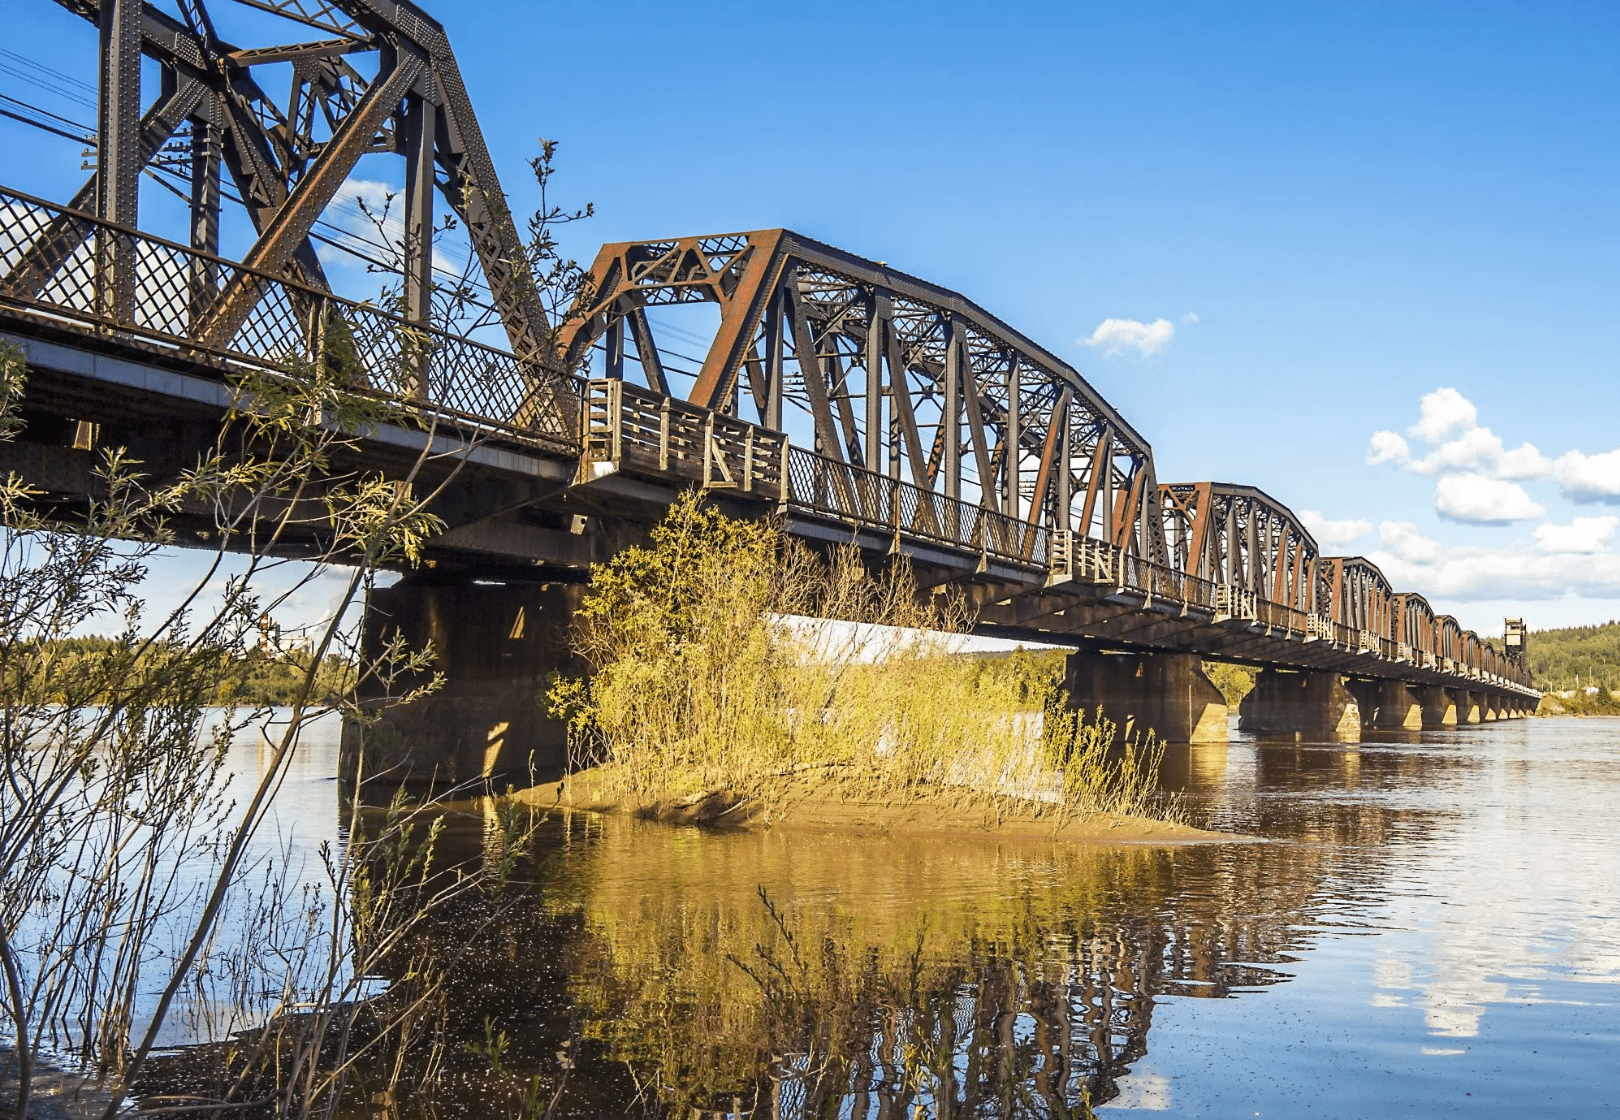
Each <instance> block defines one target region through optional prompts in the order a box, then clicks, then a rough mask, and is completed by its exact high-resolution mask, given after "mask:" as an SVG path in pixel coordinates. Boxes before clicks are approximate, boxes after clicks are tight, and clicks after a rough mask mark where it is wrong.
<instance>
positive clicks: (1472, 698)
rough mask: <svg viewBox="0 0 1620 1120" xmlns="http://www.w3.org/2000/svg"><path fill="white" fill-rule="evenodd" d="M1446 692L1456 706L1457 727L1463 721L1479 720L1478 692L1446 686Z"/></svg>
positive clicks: (1473, 721)
mask: <svg viewBox="0 0 1620 1120" xmlns="http://www.w3.org/2000/svg"><path fill="white" fill-rule="evenodd" d="M1446 692H1448V693H1450V694H1451V702H1452V703H1453V704H1455V705H1456V706H1457V725H1458V726H1459V727H1460V726H1462V725H1463V724H1465V723H1478V722H1479V720H1480V713H1479V693H1477V692H1469V691H1468V690H1467V689H1466V688H1448V689H1446Z"/></svg>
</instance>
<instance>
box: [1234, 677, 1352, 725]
mask: <svg viewBox="0 0 1620 1120" xmlns="http://www.w3.org/2000/svg"><path fill="white" fill-rule="evenodd" d="M1238 718H1239V723H1238V726H1239V727H1241V728H1242V729H1243V730H1244V731H1253V732H1255V733H1256V734H1260V735H1301V736H1308V737H1311V738H1322V739H1329V740H1333V741H1337V742H1345V743H1356V742H1360V741H1361V705H1360V703H1359V702H1358V701H1357V699H1356V696H1355V694H1354V693H1353V692H1351V691H1350V689H1349V688H1348V687H1346V685H1345V682H1344V678H1342V677H1340V676H1339V674H1337V673H1331V672H1289V671H1287V670H1281V669H1262V670H1261V671H1260V672H1259V674H1258V675H1256V677H1255V679H1254V691H1252V692H1250V693H1249V694H1248V695H1247V696H1245V697H1244V698H1243V703H1242V704H1241V705H1239V707H1238Z"/></svg>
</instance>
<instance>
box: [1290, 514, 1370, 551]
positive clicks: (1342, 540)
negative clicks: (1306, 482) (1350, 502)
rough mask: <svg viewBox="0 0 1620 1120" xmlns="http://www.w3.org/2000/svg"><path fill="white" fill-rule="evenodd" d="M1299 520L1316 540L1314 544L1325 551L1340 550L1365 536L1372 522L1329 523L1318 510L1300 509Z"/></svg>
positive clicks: (1354, 520) (1350, 520) (1358, 519)
mask: <svg viewBox="0 0 1620 1120" xmlns="http://www.w3.org/2000/svg"><path fill="white" fill-rule="evenodd" d="M1299 519H1300V520H1301V521H1302V522H1304V523H1305V528H1307V529H1309V530H1310V531H1311V536H1313V537H1315V538H1316V543H1317V544H1319V545H1321V546H1322V548H1323V549H1324V550H1326V551H1332V550H1333V549H1336V548H1342V547H1343V546H1344V545H1347V544H1349V543H1350V542H1351V541H1353V540H1355V539H1356V538H1358V537H1364V536H1366V535H1367V533H1368V532H1369V531H1370V530H1371V529H1372V522H1371V521H1367V520H1365V519H1363V518H1351V519H1349V520H1346V521H1329V520H1328V519H1327V518H1325V517H1323V516H1322V511H1321V510H1319V509H1302V510H1300V511H1299Z"/></svg>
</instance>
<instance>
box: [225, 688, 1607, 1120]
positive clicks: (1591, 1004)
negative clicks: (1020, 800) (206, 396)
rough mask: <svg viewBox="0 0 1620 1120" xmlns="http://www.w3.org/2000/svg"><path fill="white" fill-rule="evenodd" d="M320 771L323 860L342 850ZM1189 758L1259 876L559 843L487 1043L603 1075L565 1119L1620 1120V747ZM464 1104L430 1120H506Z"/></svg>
mask: <svg viewBox="0 0 1620 1120" xmlns="http://www.w3.org/2000/svg"><path fill="white" fill-rule="evenodd" d="M328 738H329V737H328ZM311 748H312V749H311V750H310V751H309V753H308V754H307V755H306V756H305V757H304V759H303V760H302V761H301V763H300V766H299V769H298V770H297V772H295V773H294V774H293V775H292V777H291V778H290V779H289V783H288V789H287V795H288V800H287V802H286V803H285V804H284V806H283V808H282V811H281V818H280V819H281V828H282V830H283V835H286V834H287V833H288V832H290V833H291V835H292V836H293V837H294V840H295V843H296V844H298V845H300V846H313V845H314V844H315V843H316V842H318V841H319V840H320V839H322V838H323V837H329V836H333V835H335V834H336V828H337V821H338V806H337V793H336V785H335V783H334V782H332V781H330V780H329V778H328V775H330V774H331V773H332V769H331V767H332V766H333V765H335V757H328V756H329V755H333V754H335V745H334V744H333V743H331V742H329V741H327V739H326V738H323V739H321V740H320V741H318V742H315V743H312V744H311ZM1172 750H1173V752H1174V753H1173V754H1172V756H1171V757H1170V758H1169V759H1168V760H1167V768H1166V775H1165V780H1166V783H1167V784H1168V785H1170V786H1172V787H1174V788H1176V789H1179V790H1182V791H1184V796H1185V798H1186V803H1187V805H1188V807H1189V810H1190V813H1191V816H1192V818H1193V821H1194V823H1198V824H1202V825H1205V826H1207V827H1212V828H1219V829H1225V830H1231V831H1234V832H1241V833H1246V834H1250V835H1253V836H1258V837H1260V838H1262V840H1261V841H1260V842H1245V843H1230V844H1225V843H1223V844H1209V845H1195V846H1183V847H1176V848H1150V847H1117V848H1110V847H1078V846H1073V845H1066V846H1055V845H1050V844H1029V843H1015V844H1009V843H996V842H993V841H988V840H984V839H978V838H971V837H964V838H961V839H949V840H945V839H939V838H931V839H918V838H893V839H890V838H880V837H870V836H862V837H852V836H847V835H834V834H818V833H814V832H799V831H790V830H777V831H770V832H763V833H716V832H704V831H699V830H695V829H674V828H668V827H664V826H657V825H648V824H643V823H637V822H632V821H625V820H619V819H605V820H604V819H602V818H595V817H586V816H583V815H572V816H554V817H553V818H552V819H551V820H549V821H547V822H546V824H545V825H544V826H542V829H541V839H540V843H539V848H538V851H537V852H536V858H535V859H534V860H533V861H532V866H531V867H530V869H529V871H528V872H527V873H526V878H527V879H528V880H529V881H530V883H531V885H530V886H528V887H527V888H526V890H527V892H528V893H527V894H526V895H525V896H524V897H523V899H522V901H521V905H520V906H518V907H517V908H515V910H514V912H513V914H512V915H511V916H510V917H508V918H505V919H502V921H501V922H499V923H497V925H496V927H495V928H493V929H492V930H490V931H488V932H487V933H486V934H484V935H482V941H481V944H480V945H479V947H478V948H477V950H476V951H475V955H474V957H473V958H472V959H473V960H474V961H476V962H477V963H476V967H472V968H463V969H462V970H461V975H459V976H458V977H457V978H456V979H455V980H454V981H453V993H452V995H453V1003H452V1007H453V1009H454V1012H455V1015H456V1017H457V1022H458V1024H459V1026H458V1028H457V1029H458V1030H460V1031H462V1032H465V1033H467V1034H468V1036H469V1037H471V1038H474V1040H477V1039H481V1038H483V1037H484V1031H485V1028H484V1025H483V1024H484V1020H485V1017H486V1016H487V1017H488V1020H489V1023H490V1024H491V1025H492V1026H493V1027H495V1028H497V1029H504V1030H506V1031H507V1032H509V1034H510V1037H511V1043H510V1048H509V1050H508V1051H507V1055H506V1059H505V1065H506V1067H507V1068H508V1069H509V1070H511V1071H512V1072H511V1075H510V1076H511V1077H513V1078H515V1079H521V1078H524V1077H527V1076H529V1075H531V1074H533V1073H539V1074H541V1075H542V1076H543V1078H544V1079H545V1080H546V1083H547V1085H548V1086H549V1085H553V1084H555V1083H556V1078H557V1077H558V1076H560V1063H559V1060H558V1056H559V1055H567V1054H570V1053H572V1054H576V1055H577V1058H576V1059H575V1060H574V1068H573V1070H572V1072H571V1073H570V1074H569V1075H568V1082H567V1084H566V1085H565V1086H563V1094H562V1097H561V1103H560V1105H559V1108H558V1115H573V1116H598V1115H600V1116H616V1115H626V1114H635V1115H641V1114H644V1113H645V1114H672V1115H680V1116H683V1117H685V1116H691V1115H694V1112H693V1109H694V1108H695V1109H697V1110H698V1112H697V1114H698V1115H706V1116H722V1115H726V1114H732V1115H746V1116H757V1117H766V1116H772V1115H781V1116H784V1117H798V1116H807V1115H812V1114H813V1115H818V1116H834V1115H839V1116H863V1117H864V1116H871V1117H878V1116H885V1117H887V1116H893V1117H896V1118H899V1117H907V1118H910V1117H913V1116H929V1117H939V1116H947V1115H950V1116H963V1115H972V1116H1010V1115H1018V1116H1065V1115H1070V1116H1083V1115H1085V1111H1084V1106H1083V1105H1082V1102H1083V1101H1089V1102H1090V1105H1091V1106H1093V1107H1094V1108H1095V1109H1096V1112H1097V1114H1098V1115H1101V1116H1108V1117H1113V1116H1133V1115H1148V1114H1153V1115H1160V1116H1217V1117H1255V1116H1321V1117H1335V1116H1339V1117H1371V1116H1378V1117H1391V1116H1452V1115H1455V1116H1515V1117H1522V1116H1534V1117H1590V1116H1606V1115H1612V1114H1616V1113H1620V720H1614V719H1588V720H1573V719H1556V720H1554V719H1547V720H1521V721H1517V722H1511V723H1501V724H1488V725H1484V726H1480V727H1475V728H1470V729H1465V730H1461V731H1456V732H1448V733H1433V734H1424V735H1422V736H1421V737H1418V736H1411V737H1408V738H1407V739H1405V740H1404V741H1378V742H1367V743H1362V744H1359V745H1345V746H1341V745H1321V744H1312V743H1296V742H1291V741H1290V742H1255V741H1253V740H1251V739H1248V738H1245V737H1241V736H1237V735H1236V734H1235V733H1234V739H1233V741H1232V742H1231V743H1230V744H1229V745H1225V746H1216V747H1192V748H1179V749H1177V748H1172ZM249 768H250V767H249ZM484 831H485V829H484V818H482V817H480V815H479V814H478V813H469V814H466V815H464V816H461V817H458V818H457V819H456V821H455V824H454V827H453V829H452V832H453V834H454V839H455V843H456V844H458V845H460V846H461V847H462V848H464V849H465V850H466V851H467V852H468V853H476V849H477V846H478V845H479V843H480V838H481V836H482V835H484ZM486 946H487V950H486ZM475 1025H476V1030H475ZM564 1043H567V1044H568V1045H564ZM452 1080H454V1079H452ZM456 1084H461V1085H463V1086H464V1088H461V1089H457V1088H456V1087H455V1085H454V1084H452V1085H449V1086H448V1087H447V1088H446V1090H445V1093H444V1094H443V1095H442V1096H441V1097H440V1099H438V1100H437V1101H435V1102H434V1104H433V1108H434V1114H435V1115H439V1116H447V1115H487V1114H492V1112H491V1109H492V1107H493V1104H494V1102H493V1100H492V1099H491V1098H490V1096H489V1093H488V1091H487V1090H488V1086H487V1083H481V1082H478V1081H477V1079H476V1078H473V1077H471V1076H468V1077H466V1078H465V1079H463V1080H462V1081H459V1082H456ZM475 1085H482V1086H483V1087H482V1088H475V1087H474V1086H475Z"/></svg>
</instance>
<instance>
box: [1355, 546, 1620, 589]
mask: <svg viewBox="0 0 1620 1120" xmlns="http://www.w3.org/2000/svg"><path fill="white" fill-rule="evenodd" d="M1379 536H1380V538H1382V536H1383V532H1382V528H1381V529H1380V533H1379ZM1392 538H1393V539H1394V540H1395V541H1396V544H1393V545H1386V546H1385V547H1384V548H1380V549H1376V550H1374V551H1371V552H1369V553H1367V559H1369V560H1371V561H1372V562H1373V563H1375V564H1377V565H1378V567H1379V568H1380V569H1381V570H1382V571H1383V573H1384V575H1385V576H1386V577H1387V578H1388V579H1389V581H1390V582H1391V583H1393V584H1394V585H1395V586H1396V587H1398V588H1410V589H1412V590H1414V591H1419V592H1422V594H1423V595H1424V597H1425V598H1427V599H1429V601H1430V602H1434V601H1436V600H1440V599H1450V600H1453V601H1460V602H1481V601H1490V600H1506V599H1520V600H1534V599H1561V598H1563V597H1564V596H1566V595H1570V594H1574V595H1579V596H1581V597H1583V598H1588V599H1613V598H1620V555H1616V554H1615V553H1613V552H1592V553H1579V552H1545V551H1542V550H1541V549H1540V548H1534V547H1530V546H1529V544H1528V542H1515V543H1514V544H1512V545H1510V546H1508V547H1506V548H1481V547H1475V546H1469V545H1458V544H1450V543H1448V544H1445V545H1439V544H1435V546H1434V548H1433V549H1432V550H1431V549H1430V548H1429V547H1428V546H1427V545H1426V544H1425V543H1424V542H1425V541H1426V540H1427V538H1423V537H1421V535H1419V534H1416V533H1415V532H1414V533H1412V534H1411V535H1410V536H1408V535H1407V534H1405V533H1404V532H1400V531H1397V532H1394V533H1392ZM1429 543H1434V542H1429ZM1424 557H1427V559H1425V558H1424Z"/></svg>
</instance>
